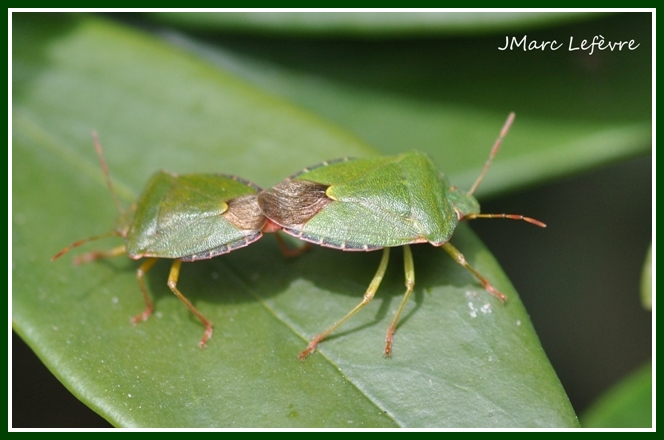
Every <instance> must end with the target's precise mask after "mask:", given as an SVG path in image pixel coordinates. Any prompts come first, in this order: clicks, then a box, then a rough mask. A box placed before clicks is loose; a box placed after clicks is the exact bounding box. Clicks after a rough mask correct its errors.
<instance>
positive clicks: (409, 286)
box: [385, 246, 415, 357]
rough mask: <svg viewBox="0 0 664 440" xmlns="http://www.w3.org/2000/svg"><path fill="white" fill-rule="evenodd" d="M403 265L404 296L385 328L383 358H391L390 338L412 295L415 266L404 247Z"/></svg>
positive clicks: (408, 249)
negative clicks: (404, 274) (404, 277)
mask: <svg viewBox="0 0 664 440" xmlns="http://www.w3.org/2000/svg"><path fill="white" fill-rule="evenodd" d="M403 265H404V271H405V272H406V294H405V295H404V297H403V300H401V305H399V310H397V313H396V315H394V319H393V320H392V324H390V326H389V327H388V328H387V335H386V336H385V356H386V357H390V356H392V338H393V337H394V332H395V331H396V329H397V323H398V322H399V317H400V316H401V312H403V309H404V307H405V306H406V303H407V302H408V298H409V297H410V294H411V293H413V287H415V264H413V253H412V252H411V251H410V246H404V248H403Z"/></svg>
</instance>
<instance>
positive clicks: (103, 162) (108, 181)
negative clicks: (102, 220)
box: [92, 130, 125, 215]
mask: <svg viewBox="0 0 664 440" xmlns="http://www.w3.org/2000/svg"><path fill="white" fill-rule="evenodd" d="M92 140H93V141H94V143H95V149H96V150H97V156H99V163H100V164H101V171H102V172H103V173H104V179H106V186H108V189H109V191H110V192H111V195H112V196H113V201H114V202H115V206H117V208H118V211H119V212H120V215H122V214H124V212H125V210H124V208H123V207H122V204H121V203H120V199H118V195H117V194H116V193H115V189H114V188H113V182H111V175H110V174H109V172H108V166H107V165H106V159H104V152H103V151H102V149H101V142H99V136H98V135H97V131H96V130H92Z"/></svg>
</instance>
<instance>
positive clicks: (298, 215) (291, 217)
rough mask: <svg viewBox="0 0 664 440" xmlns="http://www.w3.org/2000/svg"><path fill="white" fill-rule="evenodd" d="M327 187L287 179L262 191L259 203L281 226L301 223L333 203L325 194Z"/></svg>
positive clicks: (268, 215)
mask: <svg viewBox="0 0 664 440" xmlns="http://www.w3.org/2000/svg"><path fill="white" fill-rule="evenodd" d="M327 188H328V185H323V184H320V183H316V182H310V181H308V180H287V181H284V182H281V183H280V184H278V185H276V186H274V187H272V188H270V189H269V190H267V191H265V192H263V193H261V194H260V195H259V196H258V204H259V206H260V209H262V210H263V213H264V214H265V216H266V217H268V218H269V219H270V220H272V221H274V222H275V223H278V224H279V225H281V226H286V227H288V226H294V225H301V224H304V223H306V222H307V221H308V220H309V219H310V218H312V217H313V216H315V215H316V214H318V213H319V212H320V211H322V210H323V208H325V207H326V206H327V205H329V204H330V203H332V199H330V198H329V197H327V195H326V194H325V191H326V190H327Z"/></svg>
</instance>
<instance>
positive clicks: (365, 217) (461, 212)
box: [258, 113, 546, 359]
mask: <svg viewBox="0 0 664 440" xmlns="http://www.w3.org/2000/svg"><path fill="white" fill-rule="evenodd" d="M513 120H514V113H511V114H510V115H509V117H508V118H507V121H506V122H505V125H504V126H503V129H502V130H501V133H500V135H499V137H498V139H496V141H495V143H494V145H493V148H492V150H491V153H490V155H489V159H488V160H487V161H486V164H485V166H484V169H483V170H482V172H481V173H480V175H479V177H478V178H477V180H476V181H475V183H474V184H473V186H472V187H471V189H470V191H468V192H465V191H462V190H459V189H458V188H456V187H454V186H450V183H449V181H448V179H447V177H446V176H445V175H444V174H443V173H442V172H441V171H439V170H438V169H437V168H436V167H435V165H434V164H433V162H432V161H431V159H430V158H429V157H428V156H427V155H426V154H424V153H422V152H418V151H412V152H409V153H404V154H400V155H397V156H389V157H382V158H378V159H341V160H337V161H332V162H324V163H322V164H320V165H318V166H315V167H311V168H306V169H304V170H302V171H300V172H299V173H297V174H295V175H293V176H291V177H290V178H288V179H286V180H284V181H283V182H281V183H279V184H277V185H276V186H274V187H273V188H271V189H269V190H266V191H264V192H262V193H261V194H259V196H258V204H259V206H260V208H261V210H262V211H263V213H264V214H265V216H266V217H267V218H268V219H270V220H271V221H273V222H274V223H276V224H277V225H279V226H281V227H282V230H283V231H284V232H286V233H288V234H291V235H293V236H295V237H298V238H300V239H302V240H305V241H308V242H311V243H314V244H318V245H321V246H327V247H331V248H335V249H340V250H343V251H373V250H378V249H384V250H383V258H382V259H381V262H380V264H379V267H378V271H377V272H376V275H375V276H374V278H373V280H372V282H371V284H370V286H369V288H368V289H367V291H366V293H365V294H364V297H363V299H362V301H361V302H360V304H358V305H357V306H356V307H355V308H354V309H352V310H351V311H350V312H348V314H346V315H345V316H344V317H343V318H341V320H339V321H338V322H336V323H335V324H334V325H332V326H331V327H329V328H328V329H326V330H325V331H323V332H322V333H320V334H318V335H317V336H315V337H314V338H313V339H312V340H311V342H310V344H309V345H308V347H307V348H306V349H305V350H304V351H302V353H300V359H304V358H305V357H307V356H308V355H309V354H311V353H312V352H313V351H314V350H315V348H316V346H317V344H318V343H319V342H321V341H322V340H323V339H325V338H326V337H327V336H328V335H329V334H330V333H332V332H333V331H334V330H336V329H337V328H338V327H339V326H340V325H341V324H343V323H344V322H346V320H348V319H349V318H350V317H351V316H353V315H354V314H355V313H357V312H358V311H359V310H360V309H361V308H362V307H364V306H365V305H366V304H367V303H369V301H371V300H372V299H373V297H374V295H375V293H376V290H377V289H378V287H379V285H380V282H381V280H382V278H383V275H384V274H385V269H386V267H387V262H388V259H389V248H390V247H394V246H404V247H405V249H404V260H405V261H404V262H405V273H406V293H405V296H404V298H403V300H402V302H401V304H400V306H399V308H398V310H397V312H396V314H395V316H394V319H393V320H392V323H391V324H390V326H389V327H388V329H387V335H386V342H385V355H386V356H390V355H391V353H392V339H393V335H394V332H395V330H396V326H397V323H398V321H399V316H400V315H401V312H402V311H403V309H404V306H405V304H406V302H407V301H408V297H409V296H410V294H411V293H412V291H413V287H414V285H415V271H414V264H413V256H412V253H411V251H410V248H409V247H408V245H410V244H413V243H426V242H429V243H431V244H432V245H434V246H440V247H442V248H443V249H444V250H445V251H447V253H449V254H450V255H451V256H452V258H454V259H455V260H456V261H457V262H458V263H459V264H461V265H462V266H463V267H465V268H466V269H467V270H469V271H470V272H471V273H472V274H473V275H474V276H475V277H476V278H477V279H478V280H479V281H480V283H481V284H482V286H483V287H484V288H485V289H486V290H487V291H488V292H489V293H491V294H492V295H494V296H495V297H497V298H498V299H500V300H501V302H505V301H506V297H505V295H503V294H502V293H501V292H499V291H498V290H497V289H496V288H494V287H493V286H492V285H491V283H490V282H489V281H488V280H487V279H486V278H485V277H484V276H482V275H481V274H480V273H479V272H478V271H477V270H475V269H474V268H473V267H472V266H471V265H470V264H468V262H467V261H466V259H465V258H464V256H463V254H461V252H459V251H458V250H457V249H456V248H455V247H454V246H452V245H451V244H450V243H449V240H450V238H451V237H452V234H453V233H454V230H455V228H456V226H457V225H458V223H459V221H460V220H464V219H475V218H509V219H515V220H525V221H527V222H530V223H533V224H535V225H537V226H540V227H545V226H546V225H544V223H542V222H540V221H538V220H534V219H531V218H528V217H523V216H521V215H513V214H480V206H479V203H478V202H477V200H476V199H475V197H474V196H473V193H474V192H475V190H476V189H477V187H478V185H479V184H480V182H481V181H482V179H483V177H484V174H485V173H486V171H487V170H488V168H489V166H490V165H491V162H492V160H493V158H494V157H495V155H496V153H497V152H498V149H499V147H500V144H501V143H502V140H503V138H504V137H505V135H506V134H507V131H508V130H509V127H510V126H511V124H512V121H513Z"/></svg>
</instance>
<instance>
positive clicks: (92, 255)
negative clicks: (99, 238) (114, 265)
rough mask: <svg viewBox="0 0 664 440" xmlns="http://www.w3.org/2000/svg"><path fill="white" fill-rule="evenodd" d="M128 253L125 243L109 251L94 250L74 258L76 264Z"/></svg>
mask: <svg viewBox="0 0 664 440" xmlns="http://www.w3.org/2000/svg"><path fill="white" fill-rule="evenodd" d="M126 253H127V252H126V251H125V247H124V245H122V246H118V247H114V248H113V249H110V250H108V251H92V252H88V253H87V254H83V255H79V256H78V257H76V258H74V264H83V263H89V262H90V261H94V260H99V259H101V258H111V257H118V256H120V255H125V254H126Z"/></svg>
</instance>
